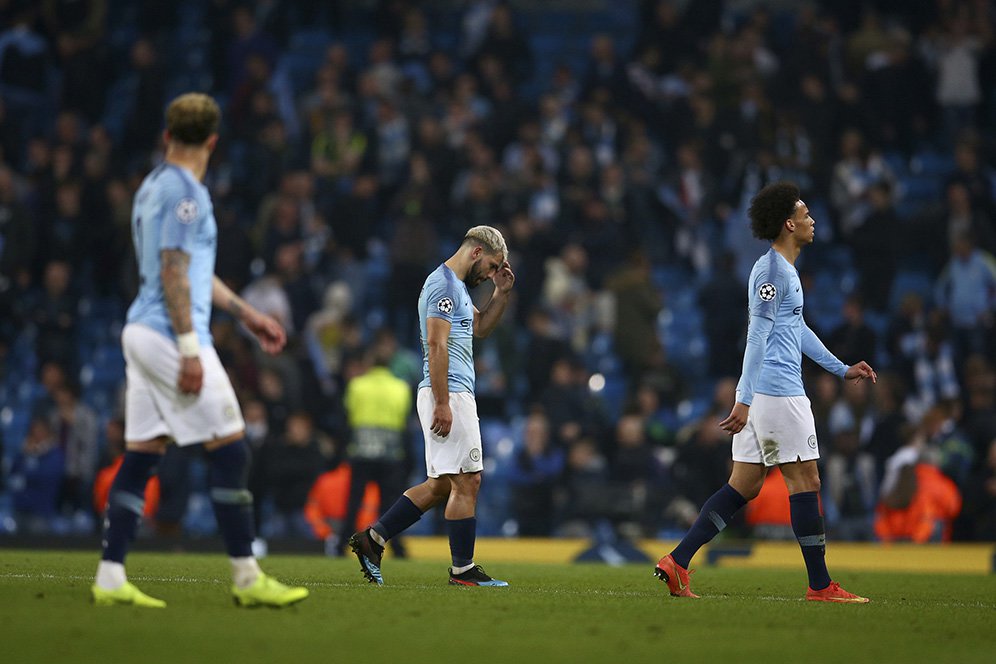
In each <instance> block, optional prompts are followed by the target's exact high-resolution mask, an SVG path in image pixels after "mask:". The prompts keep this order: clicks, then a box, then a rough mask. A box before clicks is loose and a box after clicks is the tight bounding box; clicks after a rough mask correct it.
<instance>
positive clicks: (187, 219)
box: [173, 198, 198, 224]
mask: <svg viewBox="0 0 996 664" xmlns="http://www.w3.org/2000/svg"><path fill="white" fill-rule="evenodd" d="M197 212H198V210H197V201H195V200H194V199H192V198H183V199H181V200H180V202H179V203H177V204H176V207H175V208H173V214H175V215H176V220H177V221H179V222H180V223H181V224H189V223H191V222H192V221H194V219H196V218H197Z"/></svg>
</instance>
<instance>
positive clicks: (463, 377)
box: [418, 263, 474, 392]
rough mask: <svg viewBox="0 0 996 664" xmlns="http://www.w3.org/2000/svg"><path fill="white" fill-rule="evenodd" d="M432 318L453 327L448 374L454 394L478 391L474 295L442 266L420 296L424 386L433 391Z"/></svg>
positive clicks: (427, 280) (448, 344) (419, 319)
mask: <svg viewBox="0 0 996 664" xmlns="http://www.w3.org/2000/svg"><path fill="white" fill-rule="evenodd" d="M430 318H442V319H443V320H445V321H446V322H448V323H449V324H450V336H449V339H447V341H446V345H447V348H448V349H449V356H450V357H449V359H450V362H449V370H448V372H447V376H448V379H449V380H448V383H449V391H450V392H473V391H474V303H473V301H472V300H471V299H470V291H468V290H467V285H466V284H464V283H463V281H461V280H460V279H459V278H457V276H456V274H454V273H453V270H451V269H450V268H448V267H446V264H445V263H444V264H442V265H440V266H439V267H437V268H436V269H435V270H434V271H433V272H432V273H431V274H430V275H429V276H428V277H427V278H426V280H425V284H424V285H423V286H422V293H421V294H420V295H419V296H418V324H419V330H420V334H421V341H422V382H420V383H419V384H418V386H419V387H420V388H421V387H429V386H430V385H431V383H430V380H429V341H428V340H429V334H428V328H427V327H426V324H427V322H428V319H430Z"/></svg>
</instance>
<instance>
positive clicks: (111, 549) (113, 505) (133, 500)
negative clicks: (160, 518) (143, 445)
mask: <svg viewBox="0 0 996 664" xmlns="http://www.w3.org/2000/svg"><path fill="white" fill-rule="evenodd" d="M161 458H162V455H161V454H149V453H147V452H130V451H129V452H125V455H124V460H123V461H122V462H121V468H120V469H119V470H118V474H117V476H116V477H115V478H114V484H113V485H112V486H111V492H110V494H109V495H108V497H107V512H106V514H107V516H106V519H105V521H104V542H103V544H104V546H103V549H104V550H103V553H102V554H101V560H110V561H112V562H116V563H122V564H123V563H124V559H125V555H126V554H127V553H128V544H129V543H131V541H132V540H134V539H135V533H136V532H138V522H139V520H140V519H141V518H142V512H144V511H145V485H146V484H147V483H148V482H149V478H150V477H152V473H153V472H154V471H155V469H156V466H157V465H158V464H159V460H160V459H161Z"/></svg>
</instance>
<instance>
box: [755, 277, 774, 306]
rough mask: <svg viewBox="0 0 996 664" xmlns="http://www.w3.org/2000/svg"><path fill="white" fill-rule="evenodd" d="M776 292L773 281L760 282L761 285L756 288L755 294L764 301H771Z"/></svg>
mask: <svg viewBox="0 0 996 664" xmlns="http://www.w3.org/2000/svg"><path fill="white" fill-rule="evenodd" d="M777 294H778V289H776V288H775V285H774V284H773V283H771V282H770V281H769V282H766V283H763V284H761V287H760V288H758V289H757V296H758V297H759V298H761V299H762V300H764V301H765V302H771V301H772V300H773V299H775V295H777Z"/></svg>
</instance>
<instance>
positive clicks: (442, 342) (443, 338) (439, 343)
mask: <svg viewBox="0 0 996 664" xmlns="http://www.w3.org/2000/svg"><path fill="white" fill-rule="evenodd" d="M425 327H426V336H427V337H428V338H427V339H426V344H427V345H428V347H429V382H430V384H431V385H432V399H433V403H434V404H435V405H434V406H433V409H432V426H431V427H430V429H431V430H432V433H434V434H436V435H437V436H441V437H443V438H445V437H446V436H448V435H449V434H450V429H451V428H452V426H453V413H452V411H451V410H450V384H449V368H450V352H449V348H448V347H447V342H448V341H449V338H450V323H449V322H448V321H445V320H443V319H442V318H429V319H428V320H426V322H425Z"/></svg>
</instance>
